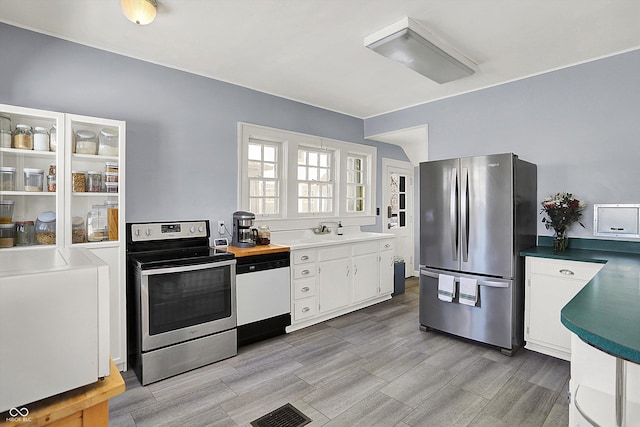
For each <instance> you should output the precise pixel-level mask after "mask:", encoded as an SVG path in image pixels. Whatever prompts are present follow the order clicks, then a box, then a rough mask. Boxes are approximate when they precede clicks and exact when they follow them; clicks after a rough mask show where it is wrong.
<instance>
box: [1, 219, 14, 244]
mask: <svg viewBox="0 0 640 427" xmlns="http://www.w3.org/2000/svg"><path fill="white" fill-rule="evenodd" d="M15 243H16V225H15V224H13V223H9V224H0V248H10V247H12V246H13V245H15Z"/></svg>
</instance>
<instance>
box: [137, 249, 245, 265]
mask: <svg viewBox="0 0 640 427" xmlns="http://www.w3.org/2000/svg"><path fill="white" fill-rule="evenodd" d="M233 258H234V255H233V253H231V252H227V251H224V250H221V249H213V248H210V247H208V246H203V247H195V248H182V249H169V250H156V251H147V252H138V253H136V254H132V255H131V259H132V260H133V261H134V262H135V263H136V264H137V265H138V266H139V267H141V268H143V269H149V268H165V267H173V266H182V265H195V264H206V263H210V262H219V261H226V260H229V259H233Z"/></svg>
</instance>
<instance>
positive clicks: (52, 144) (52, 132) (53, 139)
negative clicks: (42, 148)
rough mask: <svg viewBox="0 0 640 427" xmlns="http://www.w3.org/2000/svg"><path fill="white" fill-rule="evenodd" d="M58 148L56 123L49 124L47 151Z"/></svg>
mask: <svg viewBox="0 0 640 427" xmlns="http://www.w3.org/2000/svg"><path fill="white" fill-rule="evenodd" d="M57 149H58V130H57V129H56V125H53V126H51V129H49V151H56V150H57Z"/></svg>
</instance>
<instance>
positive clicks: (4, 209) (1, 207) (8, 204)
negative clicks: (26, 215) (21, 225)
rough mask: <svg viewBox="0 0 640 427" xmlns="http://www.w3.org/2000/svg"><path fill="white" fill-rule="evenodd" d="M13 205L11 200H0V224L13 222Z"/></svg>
mask: <svg viewBox="0 0 640 427" xmlns="http://www.w3.org/2000/svg"><path fill="white" fill-rule="evenodd" d="M15 203H16V202H14V201H13V200H0V224H9V223H10V222H13V207H14V205H15Z"/></svg>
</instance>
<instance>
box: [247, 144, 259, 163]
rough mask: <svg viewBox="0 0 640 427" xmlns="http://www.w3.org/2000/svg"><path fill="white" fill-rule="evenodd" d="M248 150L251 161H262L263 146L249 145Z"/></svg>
mask: <svg viewBox="0 0 640 427" xmlns="http://www.w3.org/2000/svg"><path fill="white" fill-rule="evenodd" d="M248 150H249V153H248V155H249V159H250V160H262V145H259V144H249V147H248Z"/></svg>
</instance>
